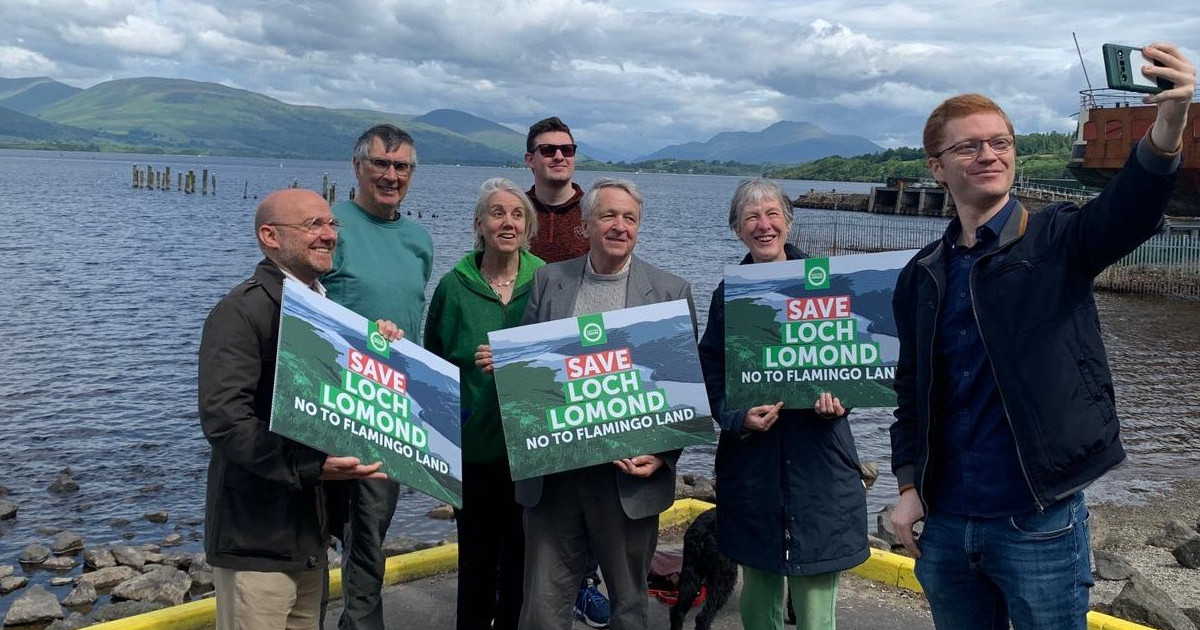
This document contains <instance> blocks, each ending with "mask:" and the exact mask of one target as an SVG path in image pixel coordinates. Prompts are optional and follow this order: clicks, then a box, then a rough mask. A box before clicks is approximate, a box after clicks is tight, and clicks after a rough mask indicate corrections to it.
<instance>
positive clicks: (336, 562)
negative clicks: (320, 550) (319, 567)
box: [325, 547, 342, 567]
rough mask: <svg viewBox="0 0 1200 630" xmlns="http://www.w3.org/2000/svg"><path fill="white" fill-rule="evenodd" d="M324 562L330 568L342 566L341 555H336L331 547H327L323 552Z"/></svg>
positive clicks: (335, 551)
mask: <svg viewBox="0 0 1200 630" xmlns="http://www.w3.org/2000/svg"><path fill="white" fill-rule="evenodd" d="M325 560H326V561H327V562H328V563H329V566H331V567H340V566H342V554H340V553H338V552H337V550H336V549H334V548H333V547H329V548H327V549H326V550H325Z"/></svg>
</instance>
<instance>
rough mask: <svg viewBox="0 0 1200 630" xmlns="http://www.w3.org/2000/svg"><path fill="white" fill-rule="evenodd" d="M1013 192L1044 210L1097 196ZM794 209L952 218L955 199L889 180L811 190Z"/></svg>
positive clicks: (924, 184)
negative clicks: (857, 188) (858, 187)
mask: <svg viewBox="0 0 1200 630" xmlns="http://www.w3.org/2000/svg"><path fill="white" fill-rule="evenodd" d="M1012 193H1013V196H1015V197H1016V198H1017V199H1019V200H1020V201H1021V203H1023V204H1025V207H1026V208H1029V209H1030V210H1041V209H1042V208H1044V207H1046V206H1047V205H1049V204H1051V203H1055V202H1058V201H1074V202H1075V203H1078V204H1083V203H1085V202H1086V201H1087V200H1089V199H1091V198H1092V197H1094V196H1095V194H1093V193H1091V192H1087V191H1084V190H1077V189H1072V188H1061V187H1054V186H1042V185H1034V184H1025V185H1017V186H1013V189H1012ZM792 206H793V207H796V208H815V209H818V210H848V211H851V212H867V213H870V214H892V215H900V216H917V217H944V218H949V217H953V216H954V213H955V209H954V198H953V197H951V196H950V193H948V192H947V191H946V189H945V188H942V187H941V186H939V185H938V184H937V182H934V181H932V180H925V179H911V178H906V177H889V178H888V180H887V183H886V184H884V185H883V186H875V187H874V188H872V189H871V192H870V193H869V194H863V193H839V192H837V191H820V192H818V191H811V190H810V191H809V193H808V194H806V195H800V196H799V197H797V198H796V199H794V200H793V201H792Z"/></svg>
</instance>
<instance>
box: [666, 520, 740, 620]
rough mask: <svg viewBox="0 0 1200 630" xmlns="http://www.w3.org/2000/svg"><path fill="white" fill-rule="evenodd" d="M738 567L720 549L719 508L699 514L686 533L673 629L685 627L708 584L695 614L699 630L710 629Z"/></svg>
mask: <svg viewBox="0 0 1200 630" xmlns="http://www.w3.org/2000/svg"><path fill="white" fill-rule="evenodd" d="M737 576H738V567H737V564H736V563H734V562H732V561H731V560H730V559H729V558H726V557H725V556H723V555H721V552H719V551H717V511H716V510H715V509H712V510H709V511H707V512H705V513H703V514H701V515H700V516H698V517H696V520H695V521H692V524H691V525H689V526H688V528H687V532H686V533H685V534H684V535H683V568H682V569H680V570H679V601H677V602H676V603H675V605H674V606H673V607H671V630H682V629H683V617H684V615H686V614H687V611H688V609H690V608H691V607H692V602H694V601H695V600H696V596H697V595H698V594H699V593H700V584H701V583H703V584H704V585H705V586H707V587H708V598H707V599H705V600H704V605H703V606H702V607H701V608H700V613H699V614H698V615H696V630H709V627H710V626H712V622H713V618H714V617H716V616H717V611H718V610H720V609H721V607H722V606H724V605H725V602H726V601H727V600H728V599H729V595H730V594H731V593H732V592H733V587H734V585H735V584H737Z"/></svg>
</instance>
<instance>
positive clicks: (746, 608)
mask: <svg viewBox="0 0 1200 630" xmlns="http://www.w3.org/2000/svg"><path fill="white" fill-rule="evenodd" d="M785 580H786V581H787V587H788V588H789V589H791V592H792V610H793V611H794V612H795V613H796V630H834V629H835V628H836V627H837V623H836V621H835V619H834V611H835V609H836V605H837V590H838V573H837V572H834V573H822V574H820V575H793V576H783V575H779V574H778V573H771V572H770V571H760V570H758V569H755V568H752V567H748V566H745V565H742V595H741V613H742V627H743V628H745V630H782V628H783V606H784V590H783V587H784V581H785Z"/></svg>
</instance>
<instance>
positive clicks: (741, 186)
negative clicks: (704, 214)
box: [729, 177, 792, 232]
mask: <svg viewBox="0 0 1200 630" xmlns="http://www.w3.org/2000/svg"><path fill="white" fill-rule="evenodd" d="M764 201H775V202H778V203H779V207H780V209H782V210H783V218H784V221H786V222H787V226H788V229H789V230H790V229H791V227H792V200H791V199H788V196H787V193H785V192H783V189H782V188H780V187H779V184H776V183H775V182H773V181H770V180H767V179H763V178H761V177H755V178H752V179H743V180H742V181H741V182H740V183H738V187H737V190H735V191H734V192H733V200H732V201H730V202H729V229H731V230H733V231H734V232H737V231H738V226H740V225H741V224H742V210H743V209H745V207H746V206H749V205H752V204H758V203H763V202H764Z"/></svg>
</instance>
